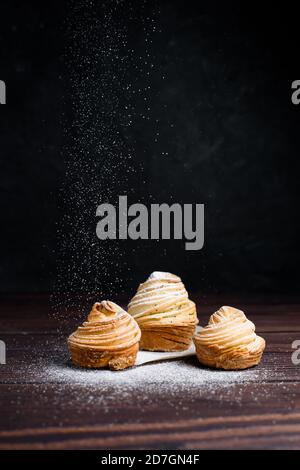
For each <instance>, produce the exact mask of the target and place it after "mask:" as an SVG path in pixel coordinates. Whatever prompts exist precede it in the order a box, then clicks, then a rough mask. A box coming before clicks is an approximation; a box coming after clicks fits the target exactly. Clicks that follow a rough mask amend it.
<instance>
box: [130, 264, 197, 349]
mask: <svg viewBox="0 0 300 470" xmlns="http://www.w3.org/2000/svg"><path fill="white" fill-rule="evenodd" d="M128 313H130V315H132V316H133V317H134V319H135V320H136V321H137V323H138V324H139V327H140V329H141V332H142V337H141V341H140V348H141V349H145V350H149V351H184V350H186V349H188V348H189V347H190V345H191V344H192V337H193V334H194V332H195V327H196V325H197V323H198V319H197V313H196V306H195V304H194V302H192V301H191V300H189V298H188V293H187V291H186V289H185V286H184V284H183V283H182V281H181V279H180V277H178V276H175V275H174V274H171V273H164V272H154V273H152V274H151V276H150V277H149V278H148V279H147V281H146V282H144V283H142V284H140V286H139V287H138V290H137V293H136V294H135V296H134V297H133V298H132V300H131V301H130V303H129V305H128Z"/></svg>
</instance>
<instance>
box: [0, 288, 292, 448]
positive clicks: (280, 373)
mask: <svg viewBox="0 0 300 470" xmlns="http://www.w3.org/2000/svg"><path fill="white" fill-rule="evenodd" d="M225 300H226V301H225ZM224 303H225V304H233V305H235V306H237V307H240V308H242V309H243V310H244V311H245V313H247V315H248V316H249V317H250V319H251V320H252V321H254V322H255V324H256V327H257V332H258V333H260V334H261V335H262V336H263V337H264V338H265V339H266V341H267V348H266V351H265V354H264V356H263V361H262V363H261V364H260V365H259V366H258V367H257V372H258V374H257V376H258V377H259V379H258V380H257V381H252V382H247V381H246V382H237V383H234V384H233V385H232V386H231V387H230V388H229V389H228V390H227V391H226V393H220V394H218V393H210V392H209V388H208V392H207V394H206V393H205V391H203V390H199V395H198V394H197V393H195V390H194V392H193V394H192V395H191V394H190V392H189V389H188V388H187V389H186V390H184V389H183V388H182V387H179V388H178V390H177V391H176V390H172V391H171V390H170V391H169V392H168V390H167V388H166V387H164V388H163V390H164V391H159V390H158V391H157V393H154V394H153V392H152V396H151V397H150V398H149V397H145V396H143V392H142V391H141V389H140V388H138V387H135V386H134V384H133V386H132V389H131V390H130V393H126V394H125V393H123V390H122V386H121V387H120V388H119V389H118V392H116V390H110V389H109V387H108V388H107V387H106V389H105V391H104V390H102V389H101V384H100V385H99V389H98V390H97V391H96V392H95V388H93V389H92V390H91V389H90V385H89V384H88V383H87V384H86V385H85V384H82V383H81V384H76V383H71V382H65V381H60V380H59V379H53V377H51V376H50V377H49V378H47V374H46V376H45V375H44V376H43V377H42V378H41V376H40V374H39V372H38V369H39V364H43V367H44V368H45V364H46V366H47V360H48V359H49V358H51V360H53V357H54V358H55V360H56V361H60V360H61V356H60V355H61V351H62V350H63V349H65V342H64V334H67V332H69V331H68V326H64V328H65V333H63V335H61V333H60V334H59V333H58V332H57V326H58V322H57V320H56V319H55V318H53V317H52V316H51V315H49V313H50V310H51V308H50V302H49V299H48V298H47V296H34V295H31V296H30V295H26V296H22V295H18V296H5V297H2V298H1V320H0V340H3V341H4V342H5V343H6V346H7V363H6V364H5V365H0V401H1V404H0V406H1V408H0V412H1V421H0V449H138V448H142V449H214V448H220V449H222V448H225V449H227V448H233V449H248V448H250V449H253V448H258V449H261V448H268V449H270V448H274V449H300V365H294V364H293V363H292V359H291V355H292V353H293V349H292V343H293V341H294V340H300V304H298V303H296V302H294V301H291V299H289V300H287V299H284V300H282V299H281V300H280V299H275V300H274V299H272V298H269V299H267V302H266V300H264V301H261V300H259V299H258V300H255V299H251V301H245V300H242V299H239V298H237V297H234V296H232V297H231V298H227V299H224V298H222V300H221V301H220V299H218V298H211V299H210V298H206V299H205V301H203V300H202V301H199V305H198V312H199V314H200V322H201V324H202V325H204V324H205V322H206V321H207V318H208V316H209V314H211V313H213V312H214V310H215V309H216V308H217V307H219V306H220V305H221V304H224ZM61 348H62V349H61ZM64 354H66V351H64ZM64 357H65V356H64ZM49 360H50V359H49ZM186 361H189V362H190V363H191V364H193V365H195V367H196V366H197V367H198V365H197V364H196V362H195V359H194V358H187V359H186ZM157 367H159V364H158V365H157ZM112 387H113V385H112ZM171 392H172V393H171ZM196 392H197V391H196ZM200 392H201V393H200ZM95 393H97V397H96V395H95ZM101 393H105V394H110V393H111V396H112V397H113V398H112V400H109V399H107V400H106V402H105V407H104V406H101V400H100V398H101ZM96 398H97V399H96ZM106 398H107V397H106Z"/></svg>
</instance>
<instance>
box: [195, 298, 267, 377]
mask: <svg viewBox="0 0 300 470" xmlns="http://www.w3.org/2000/svg"><path fill="white" fill-rule="evenodd" d="M194 343H195V346H196V354H197V357H198V359H199V361H200V362H201V364H204V365H206V366H209V367H214V368H217V369H228V370H238V369H247V368H248V367H252V366H255V365H257V364H258V363H259V362H260V360H261V357H262V354H263V351H264V349H265V345H266V343H265V340H264V339H263V338H261V337H260V336H258V335H257V334H256V333H255V325H254V324H253V323H252V322H251V321H250V320H248V319H247V317H246V315H245V314H244V312H242V311H241V310H238V309H236V308H233V307H222V308H220V309H219V310H218V311H217V312H215V313H214V314H213V315H212V316H211V317H210V320H209V322H208V325H207V326H206V327H205V328H203V329H202V330H201V331H200V332H199V333H197V334H196V335H195V337H194Z"/></svg>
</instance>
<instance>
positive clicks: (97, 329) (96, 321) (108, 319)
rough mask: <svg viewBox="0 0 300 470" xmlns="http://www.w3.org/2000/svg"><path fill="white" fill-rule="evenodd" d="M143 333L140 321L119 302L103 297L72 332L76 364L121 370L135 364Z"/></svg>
mask: <svg viewBox="0 0 300 470" xmlns="http://www.w3.org/2000/svg"><path fill="white" fill-rule="evenodd" d="M140 337H141V331H140V329H139V326H138V324H137V323H136V321H135V320H134V319H133V318H132V317H131V316H130V315H129V314H128V313H127V312H125V311H124V310H123V309H122V308H121V307H119V306H118V305H117V304H115V303H113V302H110V301H107V300H103V301H102V302H100V303H99V302H97V303H95V304H94V305H93V308H92V310H91V312H90V314H89V315H88V318H87V321H85V322H84V323H83V325H82V326H80V327H79V328H78V329H77V330H76V331H75V332H74V333H72V334H71V336H69V338H68V346H69V350H70V355H71V359H72V361H73V363H74V364H75V365H78V366H81V367H93V368H100V367H107V366H108V367H109V368H110V369H114V370H118V369H125V368H127V367H130V366H132V365H134V363H135V360H136V355H137V352H138V350H139V340H140Z"/></svg>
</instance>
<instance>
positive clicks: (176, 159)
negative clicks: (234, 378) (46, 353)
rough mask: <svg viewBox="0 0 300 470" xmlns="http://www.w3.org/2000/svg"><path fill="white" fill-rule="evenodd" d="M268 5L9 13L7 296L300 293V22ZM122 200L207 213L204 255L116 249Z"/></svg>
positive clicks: (11, 5) (131, 245) (55, 6)
mask: <svg viewBox="0 0 300 470" xmlns="http://www.w3.org/2000/svg"><path fill="white" fill-rule="evenodd" d="M242 3H243V6H242V5H241V4H242ZM266 3H267V2H266ZM263 4H264V3H263V2H259V3H258V2H257V3H256V2H238V1H227V2H221V1H219V2H216V1H211V0H210V1H197V2H181V1H162V2H157V1H156V2H154V1H153V2H152V1H148V2H147V1H146V2H141V1H136V2H134V1H123V2H122V1H121V2H115V1H113V2H109V1H108V2H96V1H94V2H85V1H81V2H74V3H71V2H70V3H64V2H61V1H59V2H58V1H53V2H47V3H46V2H36V3H34V2H15V1H9V2H8V1H4V2H2V3H1V7H0V8H1V19H0V40H1V55H0V79H2V80H5V81H6V85H7V104H6V105H5V106H1V107H0V119H1V126H0V141H1V172H0V191H1V198H0V204H1V258H0V260H1V266H0V290H1V291H2V292H6V291H29V292H31V291H55V292H63V291H66V292H68V293H74V292H83V293H88V294H90V295H91V296H94V295H95V294H96V293H97V294H100V293H101V295H113V294H114V293H116V292H119V291H122V292H125V291H127V290H130V291H132V290H133V289H134V288H135V286H136V285H137V283H138V282H140V281H142V280H143V279H144V278H145V277H146V276H147V275H148V274H149V273H150V272H151V271H153V270H169V271H171V272H174V273H178V274H180V275H182V277H183V278H184V280H185V282H186V284H187V285H188V286H189V288H190V289H191V290H194V291H199V292H203V293H205V292H248V293H256V292H279V293H288V294H296V293H297V292H298V290H299V289H298V286H299V275H298V271H299V268H298V266H299V261H300V260H299V249H298V239H299V221H298V212H299V191H298V187H299V183H298V176H299V173H298V172H299V150H300V144H299V142H298V139H299V121H300V120H299V118H300V106H299V108H297V107H296V106H293V105H292V103H291V98H290V96H291V89H290V88H291V82H292V81H293V80H295V79H299V78H300V76H299V72H300V71H299V54H298V51H297V47H298V46H297V31H298V26H297V21H298V16H297V14H298V12H297V11H295V6H294V5H293V4H292V3H290V4H288V3H287V2H284V3H283V2H279V5H278V6H277V4H276V6H275V5H272V6H270V5H268V6H266V7H263ZM121 194H128V197H129V201H130V203H132V202H139V201H140V202H144V203H146V204H149V203H150V202H167V203H170V202H180V203H183V202H187V203H188V202H189V203H204V204H205V245H204V248H203V249H202V250H201V251H199V252H195V251H192V252H188V251H185V250H184V243H183V242H180V241H176V242H172V241H164V242H156V241H147V242H145V241H143V242H141V241H137V242H133V241H128V242H125V241H119V242H118V241H116V242H113V241H112V242H105V243H104V242H100V241H99V240H98V239H97V238H96V236H95V227H96V219H95V209H96V207H97V205H98V204H100V203H101V202H105V201H108V202H112V203H114V202H116V199H117V196H118V195H121Z"/></svg>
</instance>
